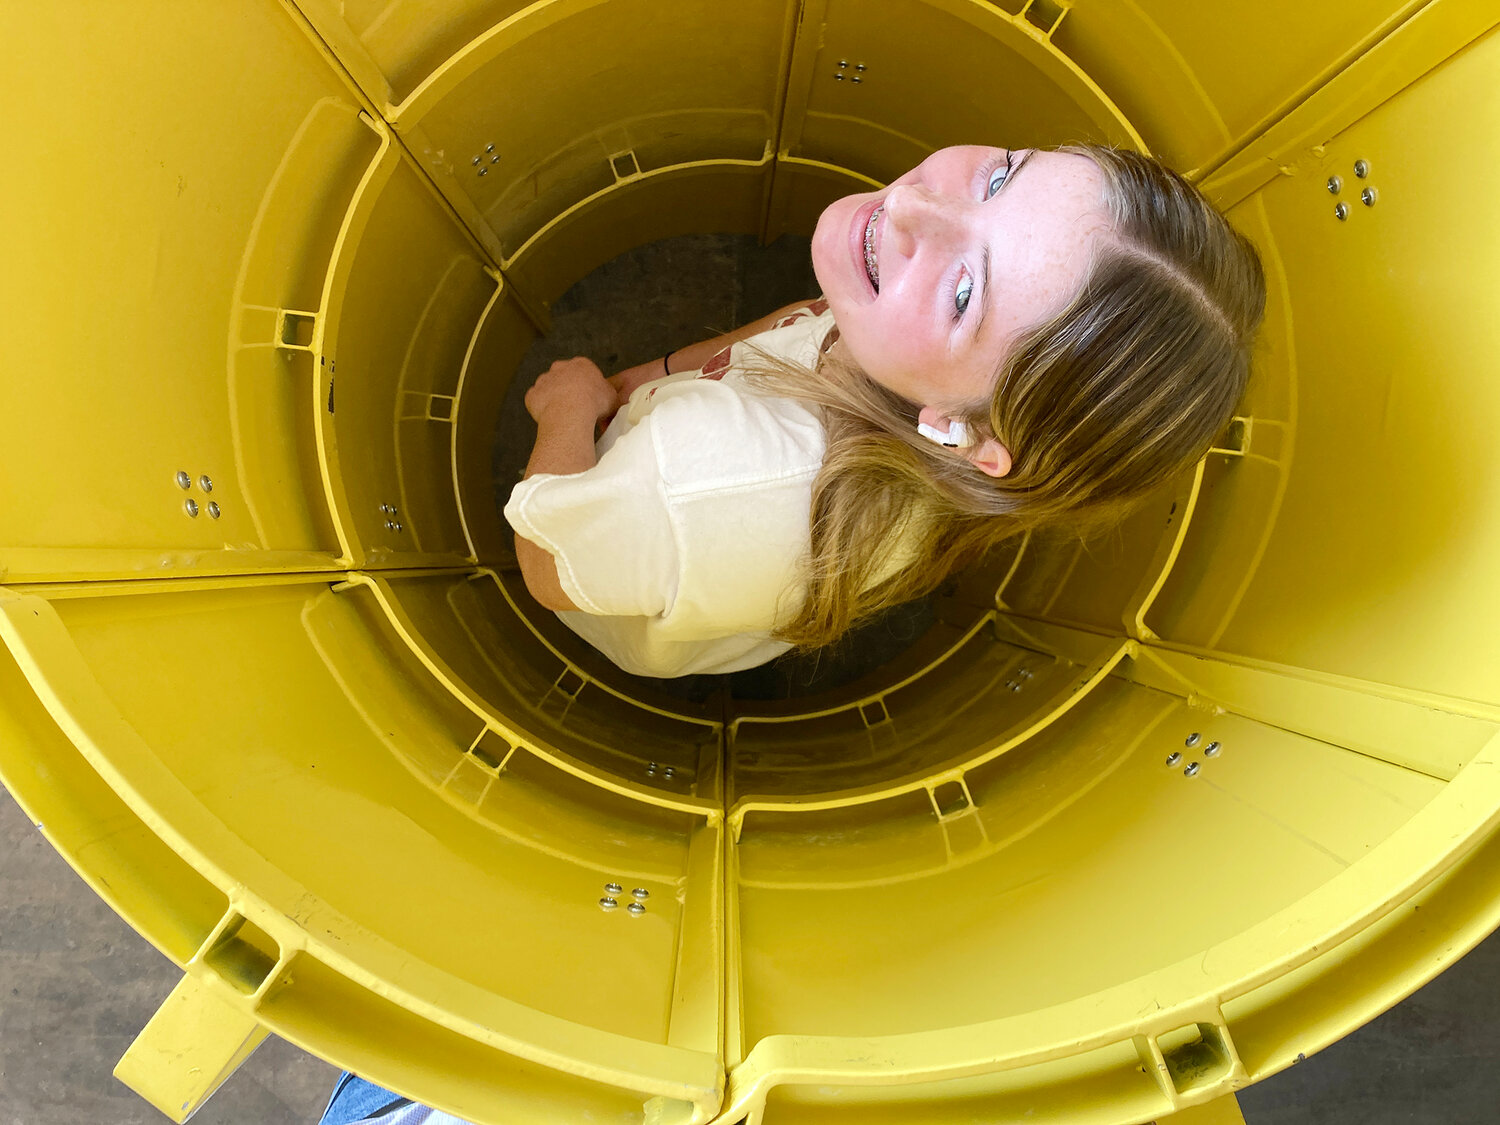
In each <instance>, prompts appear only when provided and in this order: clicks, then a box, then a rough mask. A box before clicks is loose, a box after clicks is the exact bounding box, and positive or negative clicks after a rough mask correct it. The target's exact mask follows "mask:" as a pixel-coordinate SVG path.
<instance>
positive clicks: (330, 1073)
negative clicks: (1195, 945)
mask: <svg viewBox="0 0 1500 1125" xmlns="http://www.w3.org/2000/svg"><path fill="white" fill-rule="evenodd" d="M663 278H667V279H671V280H670V281H669V282H663V281H662V279H663ZM714 278H717V279H719V281H718V282H711V281H710V279H714ZM726 279H727V280H726ZM815 291H816V283H815V281H813V280H812V277H811V273H810V271H807V267H806V262H805V242H804V243H801V244H798V243H795V242H792V241H790V240H783V241H782V242H781V243H778V244H776V245H774V246H772V247H771V248H769V249H768V250H767V251H765V252H761V251H757V250H754V249H753V248H752V247H751V246H750V245H749V244H748V243H747V242H746V241H745V240H736V239H730V238H726V237H723V236H713V237H709V238H703V239H676V240H671V241H669V242H667V243H662V244H658V245H657V246H655V247H649V248H646V249H644V250H643V251H642V252H640V253H638V254H635V255H631V256H628V257H626V258H622V259H619V260H617V261H616V262H614V263H611V264H610V265H609V266H606V267H604V268H603V269H602V270H600V271H598V272H597V273H596V274H595V275H591V276H590V278H588V279H585V280H584V282H581V283H580V285H579V286H578V287H577V288H575V290H574V291H572V292H570V293H569V294H568V295H567V296H566V297H565V298H564V299H563V300H561V301H559V302H558V307H557V310H556V314H557V328H556V331H555V332H554V334H553V337H552V338H551V339H549V340H546V341H539V342H538V345H537V347H536V348H534V349H533V350H532V353H531V355H530V356H528V358H527V360H526V361H525V363H524V364H523V367H522V371H521V373H520V375H519V376H518V384H519V383H523V382H528V381H529V380H530V379H531V378H534V377H535V375H536V374H538V373H539V372H540V371H541V370H543V369H545V367H546V365H547V364H548V363H550V362H551V360H552V359H553V358H558V357H559V356H561V355H574V354H587V355H591V356H593V357H594V358H595V359H596V360H598V361H599V362H600V364H601V366H603V367H604V368H605V370H606V371H607V372H608V371H613V370H616V369H618V368H621V367H625V366H629V365H631V364H633V363H638V362H643V361H645V360H647V359H651V358H654V357H657V356H660V355H661V354H662V352H663V351H665V350H666V349H667V348H669V347H674V346H678V345H680V344H682V343H685V342H689V341H690V339H695V338H698V336H695V335H692V333H694V332H697V331H699V330H700V329H701V334H702V335H711V334H713V333H715V332H718V331H721V330H724V329H726V328H729V327H732V326H734V325H736V324H740V323H743V322H744V321H746V320H750V319H753V318H755V317H757V316H760V315H761V314H763V313H765V312H768V311H770V310H771V309H772V308H775V307H777V306H779V305H781V304H784V303H786V302H788V301H791V300H794V299H797V298H799V297H801V296H812V295H814V293H815ZM621 293H625V294H630V296H629V297H628V298H626V299H622V298H621V297H620V296H619V294H621ZM684 333H687V334H689V335H688V338H686V339H685V338H684V335H683V334H684ZM518 409H519V403H518V401H517V402H512V403H511V405H510V409H509V411H508V412H507V418H508V419H509V420H508V421H507V422H506V423H504V424H503V425H502V430H501V435H500V441H499V443H498V446H497V454H496V473H497V477H498V478H499V479H502V480H504V479H512V480H513V479H515V475H516V473H518V472H519V470H520V468H521V467H522V466H524V464H525V459H526V454H527V452H528V451H529V449H530V438H529V437H528V436H527V433H526V419H525V414H524V410H521V411H520V413H519V417H518V416H517V411H518ZM506 427H509V428H508V429H507V428H506ZM180 975H181V974H180V971H179V970H178V969H177V968H176V967H175V966H174V965H172V964H171V963H170V962H169V961H168V960H167V959H166V958H164V957H163V956H161V955H160V954H159V953H157V952H156V951H155V950H154V949H153V948H152V947H151V946H149V945H148V944H147V943H146V942H145V941H144V940H143V939H142V938H140V937H139V936H138V935H137V934H136V933H135V932H134V931H133V930H131V929H130V928H129V927H128V926H127V925H126V924H125V923H124V922H122V921H121V920H120V919H119V918H118V917H117V916H116V915H115V914H114V913H113V912H112V911H110V909H109V908H108V907H106V906H105V905H104V904H103V902H101V901H100V900H99V899H98V898H96V897H95V896H94V894H93V893H92V892H91V891H90V890H89V889H88V887H87V886H86V885H85V884H84V883H83V881H82V880H81V879H79V878H78V876H77V875H76V874H74V873H73V871H72V870H71V869H70V868H69V867H68V865H67V864H66V863H65V862H64V861H63V860H62V858H61V857H60V856H58V855H57V854H56V853H55V852H54V851H53V850H52V849H51V847H50V846H49V845H48V844H47V842H46V841H45V839H44V838H43V837H42V835H41V834H40V833H39V832H37V831H36V830H35V829H34V828H33V826H32V824H31V822H30V820H29V819H28V818H27V817H26V815H25V813H24V812H22V811H21V809H20V808H19V807H18V806H17V805H16V804H15V802H14V801H13V800H12V799H11V797H10V795H9V794H8V793H6V792H4V791H3V790H0V1125H84V1123H90V1125H92V1123H94V1122H99V1123H106V1122H107V1123H109V1125H155V1123H157V1122H161V1121H165V1120H166V1118H165V1117H164V1116H162V1115H161V1114H159V1113H157V1112H156V1111H155V1110H154V1109H152V1108H151V1107H150V1106H148V1105H147V1104H146V1103H145V1102H143V1101H141V1100H140V1099H139V1098H137V1097H136V1096H135V1095H134V1094H133V1093H131V1092H130V1091H129V1090H127V1089H126V1088H125V1087H124V1086H122V1085H121V1084H120V1083H118V1082H116V1081H115V1079H114V1078H113V1076H112V1074H111V1071H112V1070H113V1067H114V1064H115V1062H116V1061H117V1060H118V1059H119V1057H120V1055H121V1054H123V1053H124V1051H125V1049H126V1048H127V1047H128V1046H129V1045H130V1042H131V1040H132V1039H133V1038H134V1037H135V1035H136V1033H137V1032H138V1031H139V1030H140V1028H141V1027H142V1026H144V1025H145V1023H146V1021H147V1020H148V1019H149V1018H150V1017H151V1015H152V1014H153V1013H154V1012H155V1010H156V1008H157V1006H158V1005H159V1004H160V1003H161V1001H162V1000H163V999H165V998H166V996H167V994H168V993H169V992H170V991H171V990H172V988H173V986H174V985H175V984H176V982H177V980H178V979H179V978H180ZM1497 1000H1500V936H1496V937H1491V938H1490V939H1489V940H1488V941H1486V942H1484V943H1483V944H1481V945H1480V946H1479V947H1478V948H1477V949H1476V950H1475V951H1474V952H1473V953H1471V954H1470V955H1469V956H1468V957H1467V958H1465V959H1464V960H1462V961H1460V962H1459V963H1458V964H1457V965H1456V966H1454V967H1453V968H1451V969H1450V970H1449V971H1448V972H1447V973H1445V974H1444V975H1443V976H1441V977H1439V978H1438V979H1437V980H1436V981H1434V982H1433V983H1432V984H1430V985H1428V986H1427V987H1426V988H1424V989H1422V990H1421V991H1420V992H1418V993H1417V994H1416V995H1414V996H1413V997H1411V998H1410V999H1409V1000H1407V1001H1406V1002H1405V1003H1403V1004H1401V1005H1398V1006H1397V1007H1396V1008H1394V1009H1392V1010H1391V1011H1390V1012H1388V1013H1386V1014H1385V1015H1383V1016H1381V1017H1379V1018H1378V1019H1376V1020H1375V1021H1374V1022H1372V1023H1371V1024H1369V1025H1368V1026H1367V1027H1365V1028H1363V1029H1361V1030H1360V1031H1358V1032H1356V1033H1355V1034H1354V1035H1352V1036H1350V1037H1349V1038H1347V1039H1345V1040H1344V1041H1342V1042H1340V1043H1338V1044H1335V1045H1334V1046H1333V1047H1331V1048H1329V1049H1328V1050H1326V1051H1324V1052H1322V1053H1320V1054H1318V1055H1315V1056H1313V1057H1311V1058H1309V1059H1308V1060H1307V1061H1306V1062H1304V1063H1302V1064H1300V1065H1298V1066H1296V1067H1294V1068H1292V1069H1291V1070H1288V1071H1285V1072H1283V1073H1282V1074H1279V1075H1276V1076H1274V1077H1273V1078H1271V1079H1269V1080H1267V1081H1265V1082H1263V1083H1261V1084H1260V1085H1258V1086H1255V1087H1252V1088H1251V1089H1249V1090H1247V1091H1245V1092H1243V1093H1242V1094H1241V1095H1240V1104H1241V1107H1242V1109H1243V1111H1244V1114H1245V1118H1246V1121H1247V1122H1248V1123H1249V1125H1355V1123H1358V1125H1490V1123H1495V1122H1500V1068H1497V1065H1496V1064H1497V1062H1500V1003H1497ZM337 1073H338V1071H337V1069H336V1068H334V1067H332V1066H330V1065H328V1064H327V1063H325V1062H323V1061H321V1060H319V1059H316V1058H314V1057H312V1056H311V1055H308V1054H306V1053H305V1052H303V1051H301V1050H299V1049H297V1048H295V1047H292V1046H291V1045H289V1044H287V1043H284V1042H282V1041H280V1040H278V1039H275V1038H274V1037H273V1038H271V1039H269V1040H267V1042H266V1043H265V1044H263V1045H262V1046H261V1048H260V1049H259V1050H258V1051H256V1053H255V1054H254V1055H252V1056H251V1057H250V1059H249V1060H248V1061H247V1062H246V1063H245V1064H244V1065H243V1066H242V1067H241V1068H240V1069H239V1070H238V1071H236V1072H235V1074H234V1075H233V1076H232V1077H231V1078H230V1079H229V1081H228V1082H227V1083H226V1084H225V1085H224V1087H223V1088H222V1089H221V1090H220V1091H219V1093H218V1094H217V1095H215V1097H214V1098H213V1099H212V1100H211V1101H210V1102H209V1103H208V1105H207V1106H206V1107H205V1108H204V1109H203V1110H201V1111H200V1112H199V1113H198V1115H197V1116H196V1117H195V1118H194V1122H195V1123H196V1125H312V1123H313V1122H316V1121H317V1119H318V1117H319V1115H320V1114H321V1112H322V1110H323V1106H324V1105H325V1104H326V1102H327V1099H328V1095H329V1093H330V1091H331V1090H332V1087H333V1083H334V1079H335V1078H336V1076H337ZM559 1125H568V1123H565V1122H559ZM1061 1125H1065V1123H1061Z"/></svg>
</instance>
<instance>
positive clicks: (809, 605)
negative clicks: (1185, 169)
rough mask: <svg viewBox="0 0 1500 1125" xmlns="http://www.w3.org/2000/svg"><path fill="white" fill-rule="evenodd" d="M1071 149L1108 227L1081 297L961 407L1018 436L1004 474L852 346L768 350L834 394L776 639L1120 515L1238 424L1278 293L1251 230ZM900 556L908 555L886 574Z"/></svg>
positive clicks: (1134, 156)
mask: <svg viewBox="0 0 1500 1125" xmlns="http://www.w3.org/2000/svg"><path fill="white" fill-rule="evenodd" d="M1057 151H1059V152H1068V153H1075V154H1078V155H1082V156H1087V157H1088V158H1090V159H1091V160H1093V161H1094V163H1095V164H1096V165H1097V166H1098V167H1099V169H1100V171H1101V172H1102V173H1103V178H1104V185H1105V186H1104V202H1105V207H1106V209H1107V210H1108V211H1109V213H1110V216H1111V218H1112V220H1113V222H1112V227H1113V230H1112V233H1111V235H1110V236H1109V237H1106V238H1104V239H1101V240H1100V242H1099V244H1098V245H1097V247H1096V250H1095V253H1094V257H1093V259H1092V261H1091V263H1090V267H1089V270H1088V274H1087V278H1086V280H1085V281H1084V283H1083V286H1082V288H1081V289H1080V291H1079V292H1078V294H1077V295H1076V296H1075V297H1074V298H1073V300H1072V301H1071V302H1070V303H1069V304H1068V306H1067V307H1066V308H1065V309H1064V310H1063V311H1062V312H1060V313H1059V314H1058V315H1056V316H1055V317H1053V318H1052V319H1050V320H1048V321H1046V322H1045V323H1043V324H1039V325H1036V326H1034V327H1033V328H1032V329H1031V330H1030V331H1028V332H1025V333H1023V334H1022V335H1021V336H1020V337H1019V338H1018V340H1017V341H1016V343H1015V345H1014V346H1013V347H1012V348H1011V349H1010V350H1009V352H1008V353H1007V355H1006V356H1005V358H1004V360H1003V361H1002V364H1001V367H1000V370H999V371H998V372H997V374H996V378H995V382H994V388H995V389H994V392H993V394H992V397H991V399H990V402H989V404H988V408H987V410H986V409H979V410H976V411H974V412H973V414H972V415H971V416H969V417H967V418H965V419H963V420H964V421H965V422H967V423H968V424H969V426H970V427H971V428H973V429H976V430H977V431H978V432H979V433H980V434H981V435H993V436H995V437H996V438H998V439H999V440H1000V441H1001V442H1002V443H1003V444H1004V445H1005V446H1006V448H1007V449H1008V450H1009V451H1010V454H1011V458H1012V465H1011V470H1010V472H1009V473H1008V474H1007V475H1006V476H1004V477H1002V478H1000V479H994V478H992V477H989V476H987V475H985V474H983V473H981V472H980V471H979V470H978V469H975V468H974V467H973V466H971V465H970V464H969V463H968V462H967V461H965V460H963V459H962V458H960V457H956V456H954V455H953V454H952V453H951V452H949V451H946V450H942V449H939V448H938V447H937V446H935V445H933V444H932V443H931V442H929V441H928V440H927V439H926V438H923V437H920V436H919V435H918V434H917V431H916V413H917V406H916V405H914V404H912V403H910V402H907V401H906V400H905V399H903V398H901V397H900V396H898V395H896V394H894V393H892V392H891V391H888V390H886V389H885V388H883V387H881V386H879V385H878V384H877V383H875V382H873V381H872V380H871V379H870V378H869V377H868V376H866V375H865V374H864V373H863V372H862V371H860V370H859V369H858V368H857V367H855V366H853V365H852V364H851V363H849V362H847V361H842V360H837V359H834V358H833V357H832V356H825V357H824V359H823V362H822V364H821V365H820V366H819V368H818V370H817V371H816V372H808V371H806V370H804V369H792V368H791V367H790V366H789V365H787V364H785V363H783V362H778V361H775V360H772V359H771V358H770V357H766V356H763V357H762V362H761V364H760V365H759V366H758V372H757V373H758V377H759V378H760V379H761V380H763V381H764V383H765V385H766V386H767V387H768V388H769V389H771V390H773V391H774V392H775V393H778V394H788V395H792V396H795V397H798V398H801V399H804V400H806V401H809V402H813V403H815V404H817V405H819V406H821V407H822V408H823V420H824V425H825V428H826V430H827V443H828V444H827V452H826V454H825V456H824V460H823V466H822V470H821V471H820V473H819V475H818V478H817V480H816V482H815V483H814V485H813V502H812V516H811V529H810V530H811V541H812V542H811V550H810V553H809V555H808V557H807V559H806V562H805V564H804V566H805V570H804V573H803V575H802V577H803V579H804V581H805V589H806V595H805V598H804V599H803V601H802V602H801V604H800V606H797V607H795V608H794V609H793V610H791V611H790V612H789V619H788V620H787V621H786V622H785V623H784V624H782V625H781V626H780V627H779V628H778V629H777V630H776V633H775V635H776V636H777V638H778V639H781V640H785V641H788V642H790V643H791V644H793V645H795V646H796V647H798V648H800V649H810V648H816V647H819V646H822V645H826V644H829V643H831V642H832V641H834V640H836V639H837V638H838V637H839V636H841V635H842V634H843V633H844V632H846V631H847V630H848V629H849V628H850V627H851V626H852V625H854V624H856V623H858V622H859V621H861V620H862V619H864V618H867V617H869V616H870V615H872V614H875V613H877V612H879V611H881V610H883V609H887V608H889V607H891V606H895V605H899V604H901V603H903V602H907V601H910V600H912V599H914V598H918V597H921V596H923V595H925V594H928V593H930V592H931V591H932V590H934V589H935V588H936V587H937V586H938V584H939V583H941V582H942V581H943V579H944V578H946V577H947V576H948V575H949V574H951V573H952V572H954V571H955V570H957V569H959V568H961V567H963V566H966V565H968V564H970V563H972V562H974V561H975V560H976V559H978V558H980V557H981V556H982V555H983V554H984V553H985V552H986V551H987V550H988V549H990V548H991V547H993V546H995V545H996V544H998V543H999V542H1001V541H1002V540H1004V539H1006V538H1008V537H1010V536H1012V535H1015V534H1017V533H1019V532H1022V531H1026V530H1028V529H1031V528H1036V527H1040V526H1044V525H1045V526H1059V525H1060V526H1066V527H1071V528H1074V529H1076V530H1077V531H1079V532H1080V533H1083V532H1084V531H1087V530H1089V529H1092V528H1096V527H1099V526H1100V525H1102V524H1107V523H1109V522H1112V521H1114V520H1117V519H1119V518H1120V517H1121V516H1123V515H1124V514H1125V513H1127V512H1128V511H1129V510H1130V509H1131V508H1132V507H1134V506H1135V505H1137V504H1138V503H1140V502H1141V501H1142V500H1143V499H1145V498H1146V497H1147V496H1149V495H1150V494H1151V493H1152V492H1154V491H1155V490H1156V489H1157V488H1159V487H1160V486H1161V485H1162V484H1164V483H1165V482H1166V481H1168V480H1170V479H1171V478H1172V477H1174V476H1175V475H1176V474H1178V473H1179V472H1181V471H1182V470H1183V469H1184V468H1186V467H1188V466H1190V465H1192V464H1193V463H1194V462H1195V461H1197V460H1198V459H1199V458H1200V457H1202V456H1203V455H1204V454H1205V453H1206V452H1207V450H1208V448H1209V446H1210V445H1211V444H1212V442H1213V439H1214V437H1215V436H1216V435H1217V434H1218V433H1219V432H1220V431H1221V430H1222V429H1223V428H1224V427H1225V425H1226V424H1227V423H1228V422H1229V420H1230V417H1231V415H1232V413H1233V411H1234V407H1235V405H1236V403H1237V402H1238V401H1239V399H1240V397H1241V395H1242V394H1243V392H1244V389H1245V384H1246V382H1247V381H1248V378H1249V371H1250V350H1251V346H1252V343H1253V340H1254V336H1255V332H1256V330H1257V328H1258V327H1259V324H1260V320H1261V316H1262V312H1263V309H1264V306H1265V278H1264V275H1263V273H1262V270H1261V265H1260V259H1259V257H1258V256H1257V254H1256V252H1255V249H1254V247H1253V245H1252V244H1251V243H1250V241H1249V240H1248V239H1247V238H1245V237H1244V236H1243V235H1241V234H1240V233H1238V232H1237V231H1235V230H1234V229H1233V228H1232V227H1230V226H1229V224H1228V222H1227V221H1226V220H1225V219H1224V217H1223V215H1221V214H1220V213H1219V212H1218V211H1217V210H1215V209H1214V207H1213V205H1212V204H1210V203H1209V202H1208V200H1206V199H1205V198H1204V197H1203V195H1202V194H1201V193H1199V192H1198V191H1197V189H1195V188H1194V187H1193V186H1192V185H1191V184H1189V183H1188V182H1187V181H1186V180H1184V179H1183V178H1182V177H1181V176H1180V175H1178V174H1177V173H1176V172H1173V171H1172V170H1170V169H1168V168H1166V167H1164V166H1163V165H1161V164H1159V163H1158V162H1156V161H1155V160H1152V159H1151V158H1149V157H1146V156H1142V155H1140V154H1139V153H1134V152H1127V151H1121V150H1117V149H1111V148H1104V147H1100V146H1095V145H1065V146H1062V147H1061V148H1059V149H1058V150H1057ZM897 552H899V556H898V555H897ZM898 557H899V558H900V559H901V560H902V561H903V562H904V565H901V566H899V568H898V569H897V570H896V572H895V573H894V574H889V575H888V576H885V577H882V575H883V574H884V572H886V571H888V570H890V568H891V561H892V560H893V559H894V558H898Z"/></svg>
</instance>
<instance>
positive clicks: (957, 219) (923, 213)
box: [882, 184, 966, 257]
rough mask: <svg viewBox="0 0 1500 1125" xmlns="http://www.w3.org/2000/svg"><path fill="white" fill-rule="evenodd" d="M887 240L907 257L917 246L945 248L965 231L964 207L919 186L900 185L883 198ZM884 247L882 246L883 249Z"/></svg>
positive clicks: (893, 247)
mask: <svg viewBox="0 0 1500 1125" xmlns="http://www.w3.org/2000/svg"><path fill="white" fill-rule="evenodd" d="M885 219H886V238H887V239H888V240H890V242H891V243H892V249H895V250H898V251H899V252H900V253H901V254H903V255H904V256H906V257H910V256H911V255H913V254H914V253H915V252H916V248H917V245H918V243H929V244H935V245H938V246H947V245H949V244H951V243H956V242H958V241H959V239H960V236H961V235H962V232H963V230H964V223H965V219H966V216H965V212H964V207H963V204H962V203H961V202H960V201H958V200H955V199H953V198H952V197H951V196H947V195H942V194H939V193H937V192H934V191H932V190H930V189H928V188H925V187H922V186H921V185H919V184H901V185H899V186H897V187H893V188H891V190H890V191H889V192H888V193H887V194H886V197H885ZM883 248H884V247H882V249H883Z"/></svg>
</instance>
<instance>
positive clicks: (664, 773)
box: [661, 766, 677, 777]
mask: <svg viewBox="0 0 1500 1125" xmlns="http://www.w3.org/2000/svg"><path fill="white" fill-rule="evenodd" d="M676 774H677V771H676V770H675V769H673V768H672V767H671V766H668V767H667V768H666V769H664V770H662V771H661V775H662V777H674V776H676Z"/></svg>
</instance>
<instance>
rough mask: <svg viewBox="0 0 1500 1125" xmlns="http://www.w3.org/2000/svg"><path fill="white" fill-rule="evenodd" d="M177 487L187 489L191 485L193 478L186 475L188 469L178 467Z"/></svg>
mask: <svg viewBox="0 0 1500 1125" xmlns="http://www.w3.org/2000/svg"><path fill="white" fill-rule="evenodd" d="M177 487H178V488H181V489H189V488H192V487H193V478H192V477H191V476H189V475H188V471H187V470H186V469H179V470H178V471H177Z"/></svg>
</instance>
